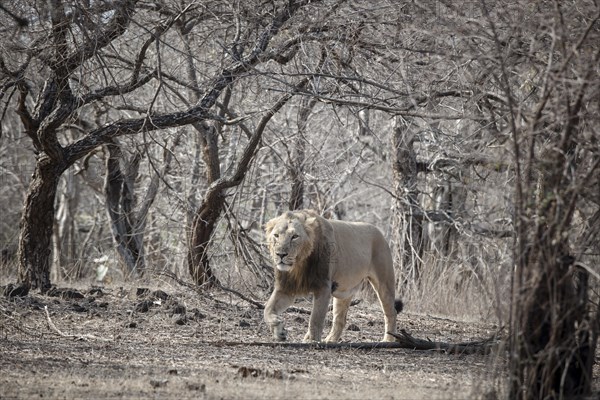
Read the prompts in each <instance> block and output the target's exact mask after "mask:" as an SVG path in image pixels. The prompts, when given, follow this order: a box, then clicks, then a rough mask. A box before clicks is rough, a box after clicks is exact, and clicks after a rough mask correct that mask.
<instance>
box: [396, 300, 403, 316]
mask: <svg viewBox="0 0 600 400" xmlns="http://www.w3.org/2000/svg"><path fill="white" fill-rule="evenodd" d="M394 308H395V309H396V313H400V312H401V311H402V309H403V308H404V303H402V300H400V299H396V300H395V301H394Z"/></svg>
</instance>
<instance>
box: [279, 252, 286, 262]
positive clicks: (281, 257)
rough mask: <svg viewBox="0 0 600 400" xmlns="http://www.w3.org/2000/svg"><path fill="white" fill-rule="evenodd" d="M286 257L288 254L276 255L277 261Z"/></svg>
mask: <svg viewBox="0 0 600 400" xmlns="http://www.w3.org/2000/svg"><path fill="white" fill-rule="evenodd" d="M287 255H288V253H277V257H279V259H280V260H282V261H283V259H284V258H285V256H287Z"/></svg>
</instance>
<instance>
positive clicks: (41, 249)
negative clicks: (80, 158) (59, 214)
mask: <svg viewBox="0 0 600 400" xmlns="http://www.w3.org/2000/svg"><path fill="white" fill-rule="evenodd" d="M65 169H66V168H65V166H63V165H60V164H59V163H57V162H55V161H53V160H52V159H51V158H50V157H48V156H46V155H45V154H43V153H42V154H41V155H40V156H39V157H38V160H37V163H36V167H35V172H34V173H33V177H32V178H31V182H30V184H29V190H28V191H27V196H26V198H25V205H24V209H23V214H22V216H21V231H20V235H19V252H18V257H19V280H20V281H21V282H22V283H24V284H25V285H27V286H28V287H30V288H32V289H40V290H41V291H42V292H45V291H46V290H48V289H49V288H50V285H51V283H50V267H51V262H52V257H51V252H52V250H51V249H52V228H53V226H54V199H55V197H56V191H57V187H58V180H59V179H60V176H61V174H62V173H63V172H64V170H65Z"/></svg>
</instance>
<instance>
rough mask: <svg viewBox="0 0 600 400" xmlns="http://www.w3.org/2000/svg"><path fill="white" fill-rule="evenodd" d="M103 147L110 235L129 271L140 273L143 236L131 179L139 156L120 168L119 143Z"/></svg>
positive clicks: (121, 156) (141, 270) (142, 260)
mask: <svg viewBox="0 0 600 400" xmlns="http://www.w3.org/2000/svg"><path fill="white" fill-rule="evenodd" d="M106 148H107V149H108V157H107V159H106V181H105V184H104V193H105V195H106V209H107V211H108V216H109V219H110V227H111V230H112V233H113V238H114V239H115V241H116V243H117V251H118V253H119V255H120V256H121V259H122V260H123V262H124V263H125V265H126V266H127V269H128V270H129V273H130V274H141V273H143V271H144V269H145V262H144V245H143V241H144V240H143V231H140V230H139V229H138V223H137V221H136V217H135V215H134V211H133V209H134V203H135V200H134V193H133V183H132V181H133V180H134V179H135V176H136V175H137V166H138V164H139V158H137V156H136V157H135V158H134V159H133V160H130V161H129V162H127V164H128V165H127V167H126V168H125V171H122V170H121V165H120V163H121V161H123V163H125V160H123V154H122V152H121V149H120V148H119V145H118V144H117V143H116V142H114V143H110V144H107V145H106Z"/></svg>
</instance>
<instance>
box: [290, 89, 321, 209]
mask: <svg viewBox="0 0 600 400" xmlns="http://www.w3.org/2000/svg"><path fill="white" fill-rule="evenodd" d="M315 104H317V100H316V98H313V97H311V98H310V99H309V100H308V101H306V100H305V101H303V104H302V106H301V107H300V111H299V112H298V124H297V125H298V132H297V135H296V140H295V143H294V149H293V150H292V157H291V159H290V163H289V164H290V166H289V170H288V172H289V176H290V180H291V181H292V189H291V192H290V200H289V202H288V206H289V209H290V210H300V209H302V208H304V162H305V153H306V125H307V124H308V117H309V116H310V113H311V112H312V109H313V108H314V106H315Z"/></svg>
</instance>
